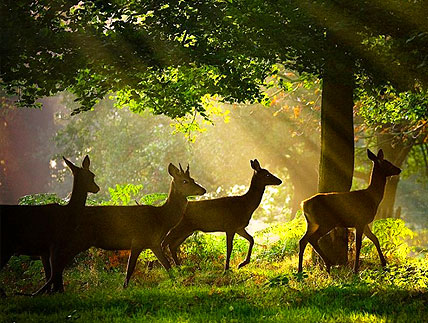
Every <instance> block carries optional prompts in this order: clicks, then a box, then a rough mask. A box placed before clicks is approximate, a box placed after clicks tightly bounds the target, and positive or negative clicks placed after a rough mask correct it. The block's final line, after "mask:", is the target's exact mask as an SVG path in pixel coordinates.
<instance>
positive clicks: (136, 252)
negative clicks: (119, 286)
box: [123, 247, 143, 288]
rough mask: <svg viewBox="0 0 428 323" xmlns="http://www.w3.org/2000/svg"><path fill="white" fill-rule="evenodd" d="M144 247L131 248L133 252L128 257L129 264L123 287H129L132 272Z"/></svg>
mask: <svg viewBox="0 0 428 323" xmlns="http://www.w3.org/2000/svg"><path fill="white" fill-rule="evenodd" d="M142 250H143V249H142V248H135V247H133V248H131V254H130V255H129V258H128V266H127V267H126V278H125V282H124V283H123V288H126V287H128V284H129V280H130V279H131V276H132V273H133V272H134V269H135V265H136V264H137V259H138V256H139V255H140V253H141V251H142Z"/></svg>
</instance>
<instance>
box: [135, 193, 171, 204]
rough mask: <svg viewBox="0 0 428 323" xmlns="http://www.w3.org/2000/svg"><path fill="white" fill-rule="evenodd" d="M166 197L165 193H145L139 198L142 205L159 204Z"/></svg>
mask: <svg viewBox="0 0 428 323" xmlns="http://www.w3.org/2000/svg"><path fill="white" fill-rule="evenodd" d="M167 198H168V194H167V193H152V194H146V195H144V196H143V197H142V198H141V199H140V204H144V205H161V204H163V203H164V202H165V201H166V199H167Z"/></svg>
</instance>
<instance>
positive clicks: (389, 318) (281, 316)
mask: <svg viewBox="0 0 428 323" xmlns="http://www.w3.org/2000/svg"><path fill="white" fill-rule="evenodd" d="M308 253H309V252H308ZM242 258H243V254H242V253H238V254H235V256H234V258H233V261H232V264H233V266H234V268H236V265H237V264H238V263H239V261H240V260H242ZM255 258H256V257H255ZM16 261H17V260H16ZM222 262H223V261H222V259H221V258H219V259H217V260H216V261H212V260H210V259H206V260H205V261H203V260H200V261H198V262H194V260H190V259H189V260H188V261H187V262H185V264H184V265H183V266H182V267H181V268H180V269H178V268H174V269H173V270H172V271H171V275H168V274H167V273H166V271H164V270H163V269H161V268H155V269H152V270H149V269H147V268H146V267H145V266H144V265H143V264H139V265H138V270H137V271H136V272H135V274H134V276H133V277H132V279H131V283H130V286H129V287H128V289H126V290H123V289H122V287H121V286H122V282H123V279H124V272H125V268H124V267H123V265H122V266H119V267H118V268H111V269H109V270H101V269H99V268H98V269H96V268H94V266H90V265H88V264H84V265H82V264H79V265H78V266H75V267H73V268H71V269H69V270H67V272H66V275H65V278H64V280H65V282H66V287H65V288H66V292H65V293H64V294H58V295H47V296H39V297H33V298H31V297H25V296H10V297H8V298H4V299H0V321H1V322H67V321H76V322H98V321H101V322H135V321H141V322H146V321H147V322H271V321H272V322H273V321H278V322H426V318H427V317H428V294H427V285H428V272H427V270H426V268H427V266H426V265H427V261H426V259H425V260H421V261H416V260H411V259H410V260H408V261H407V262H406V263H401V264H395V265H390V266H389V267H387V268H386V270H383V269H381V268H380V266H379V264H378V263H377V262H376V263H375V262H373V263H372V262H370V261H369V260H368V259H365V260H363V265H362V270H361V272H360V274H359V275H358V276H357V275H354V274H352V270H351V269H350V268H333V270H332V273H331V275H328V274H327V273H326V272H325V271H324V270H322V269H321V268H319V267H318V266H316V265H313V264H312V263H311V261H310V259H307V261H306V264H305V269H307V272H305V274H304V275H297V274H296V266H297V259H296V255H292V256H289V257H285V258H284V259H283V260H279V261H267V260H264V258H263V259H262V260H260V258H259V260H257V259H255V261H254V262H253V263H251V264H249V265H248V266H246V267H244V268H242V269H240V270H237V269H233V270H231V271H229V272H226V273H224V272H223V269H222V266H223V263H222ZM82 263H84V262H82ZM17 266H18V264H17V263H14V262H12V263H11V264H10V266H9V267H8V270H5V271H3V272H2V274H1V275H0V279H1V283H2V286H5V287H6V292H7V293H8V295H11V294H12V295H13V293H15V292H17V291H26V292H28V291H31V290H34V289H36V288H37V287H39V286H40V285H41V284H42V282H43V275H42V271H41V266H40V264H38V262H32V263H31V265H29V266H28V267H26V268H24V269H22V271H20V270H17V268H18V269H19V268H20V267H19V266H18V267H17ZM12 269H13V270H12Z"/></svg>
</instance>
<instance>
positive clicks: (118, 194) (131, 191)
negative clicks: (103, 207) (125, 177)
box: [107, 184, 143, 205]
mask: <svg viewBox="0 0 428 323" xmlns="http://www.w3.org/2000/svg"><path fill="white" fill-rule="evenodd" d="M142 189H143V185H134V184H124V185H119V184H116V187H115V188H111V187H109V189H108V191H109V193H110V200H109V201H108V202H107V204H108V205H129V204H130V203H131V200H132V201H134V200H135V198H136V196H138V194H139V193H140V192H141V190H142Z"/></svg>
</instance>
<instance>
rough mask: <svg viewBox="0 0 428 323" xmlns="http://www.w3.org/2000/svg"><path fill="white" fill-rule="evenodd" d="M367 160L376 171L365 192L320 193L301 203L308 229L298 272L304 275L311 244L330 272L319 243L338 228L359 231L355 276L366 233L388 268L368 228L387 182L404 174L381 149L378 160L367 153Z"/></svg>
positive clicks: (357, 233) (369, 152)
mask: <svg viewBox="0 0 428 323" xmlns="http://www.w3.org/2000/svg"><path fill="white" fill-rule="evenodd" d="M367 156H368V158H369V159H371V160H372V161H373V169H372V172H371V176H370V184H369V186H368V187H367V188H366V189H363V190H358V191H353V192H340V193H339V192H334V193H319V194H316V195H314V196H312V197H311V198H309V199H307V200H305V201H303V202H302V205H303V212H304V214H305V217H306V222H307V224H308V226H307V230H306V233H305V235H304V236H303V237H302V239H301V240H300V243H299V246H300V251H299V269H298V271H299V272H301V271H302V267H303V253H304V251H305V248H306V245H307V243H308V242H310V243H311V245H312V246H313V247H314V249H315V251H316V252H317V253H318V254H319V255H320V256H321V258H322V259H323V260H324V263H325V265H326V268H327V272H330V267H331V263H330V261H329V259H328V257H327V256H326V255H325V254H324V252H323V251H322V250H321V249H320V247H319V245H318V240H319V239H320V238H321V237H323V236H324V235H326V234H327V233H328V232H330V231H331V230H332V229H333V228H335V227H344V228H355V229H356V234H355V245H356V252H355V266H354V271H355V273H357V272H358V266H359V258H360V249H361V241H362V236H363V233H364V234H365V235H366V236H367V237H368V238H369V239H370V240H371V241H372V242H373V243H374V245H375V246H376V249H377V251H378V253H379V258H380V261H381V263H382V266H385V265H386V260H385V257H384V256H383V254H382V251H381V249H380V245H379V241H378V239H377V238H376V236H375V235H374V234H373V233H372V232H371V230H370V228H369V226H368V225H369V224H370V223H371V222H372V221H373V219H374V217H375V215H376V211H377V208H378V206H379V203H380V201H381V200H382V198H383V193H384V190H385V184H386V178H387V177H388V176H394V175H398V174H400V172H401V170H400V169H399V168H398V167H396V166H394V165H393V164H392V163H390V162H389V161H387V160H386V159H384V158H383V151H382V149H381V150H379V152H378V154H377V156H376V155H375V154H373V153H372V152H371V151H370V150H368V149H367Z"/></svg>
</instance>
